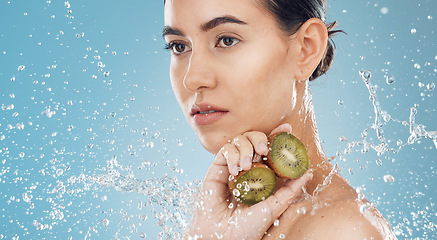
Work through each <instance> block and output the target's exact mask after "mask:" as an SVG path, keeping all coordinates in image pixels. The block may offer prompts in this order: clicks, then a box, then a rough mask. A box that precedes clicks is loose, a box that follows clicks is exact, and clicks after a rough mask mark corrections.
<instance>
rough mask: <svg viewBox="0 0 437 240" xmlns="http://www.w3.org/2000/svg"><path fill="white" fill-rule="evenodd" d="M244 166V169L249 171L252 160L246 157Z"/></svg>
mask: <svg viewBox="0 0 437 240" xmlns="http://www.w3.org/2000/svg"><path fill="white" fill-rule="evenodd" d="M243 164H244V166H245V169H247V170H248V169H250V167H251V166H252V160H251V159H250V157H246V158H245V159H244V163H243Z"/></svg>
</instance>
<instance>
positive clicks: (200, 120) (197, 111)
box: [190, 103, 229, 125]
mask: <svg viewBox="0 0 437 240" xmlns="http://www.w3.org/2000/svg"><path fill="white" fill-rule="evenodd" d="M228 112H229V111H228V110H226V109H223V108H220V107H217V106H214V105H211V104H208V103H201V104H194V105H193V106H192V107H191V111H190V113H191V116H192V117H193V120H194V122H195V123H196V124H197V125H210V124H213V123H214V122H216V121H218V120H220V119H221V118H222V117H224V116H225V115H226V114H227V113H228Z"/></svg>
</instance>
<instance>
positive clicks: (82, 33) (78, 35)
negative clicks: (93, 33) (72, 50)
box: [76, 32, 85, 38]
mask: <svg viewBox="0 0 437 240" xmlns="http://www.w3.org/2000/svg"><path fill="white" fill-rule="evenodd" d="M83 36H85V33H84V32H81V33H76V37H77V38H81V37H83Z"/></svg>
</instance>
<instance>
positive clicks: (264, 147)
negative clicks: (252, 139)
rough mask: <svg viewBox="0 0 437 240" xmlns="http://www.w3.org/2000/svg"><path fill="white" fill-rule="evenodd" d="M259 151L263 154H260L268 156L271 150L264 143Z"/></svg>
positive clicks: (260, 145)
mask: <svg viewBox="0 0 437 240" xmlns="http://www.w3.org/2000/svg"><path fill="white" fill-rule="evenodd" d="M258 146H259V149H260V150H261V152H260V153H259V154H264V155H265V154H267V153H268V152H269V148H268V147H267V143H265V142H263V143H260V144H258Z"/></svg>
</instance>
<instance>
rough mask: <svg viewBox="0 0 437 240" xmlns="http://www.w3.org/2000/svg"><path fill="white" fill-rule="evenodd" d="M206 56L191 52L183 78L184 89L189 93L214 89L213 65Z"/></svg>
mask: <svg viewBox="0 0 437 240" xmlns="http://www.w3.org/2000/svg"><path fill="white" fill-rule="evenodd" d="M209 60H211V59H209V58H208V57H207V54H205V53H201V52H194V50H193V52H192V54H191V56H190V62H189V64H188V68H187V71H186V73H185V77H184V87H185V89H187V90H188V91H190V92H201V91H204V90H206V89H213V88H215V87H216V84H217V82H216V79H215V76H214V69H213V64H212V62H211V61H209Z"/></svg>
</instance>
